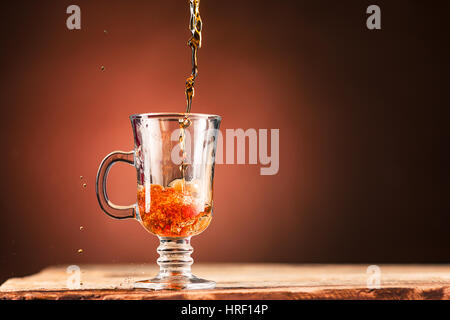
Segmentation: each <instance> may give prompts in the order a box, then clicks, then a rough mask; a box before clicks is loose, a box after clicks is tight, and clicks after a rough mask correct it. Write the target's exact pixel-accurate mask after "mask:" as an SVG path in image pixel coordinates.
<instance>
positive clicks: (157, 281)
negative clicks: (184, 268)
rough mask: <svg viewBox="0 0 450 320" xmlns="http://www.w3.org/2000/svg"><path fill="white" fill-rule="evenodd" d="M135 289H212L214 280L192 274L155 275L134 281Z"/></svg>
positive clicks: (214, 284) (214, 285)
mask: <svg viewBox="0 0 450 320" xmlns="http://www.w3.org/2000/svg"><path fill="white" fill-rule="evenodd" d="M134 287H135V288H136V289H149V290H183V289H187V290H199V289H213V288H215V287H216V283H215V282H214V281H210V280H205V279H201V278H197V277H196V276H193V275H189V276H186V275H180V276H170V277H159V276H157V277H155V278H153V279H150V280H142V281H137V282H135V283H134Z"/></svg>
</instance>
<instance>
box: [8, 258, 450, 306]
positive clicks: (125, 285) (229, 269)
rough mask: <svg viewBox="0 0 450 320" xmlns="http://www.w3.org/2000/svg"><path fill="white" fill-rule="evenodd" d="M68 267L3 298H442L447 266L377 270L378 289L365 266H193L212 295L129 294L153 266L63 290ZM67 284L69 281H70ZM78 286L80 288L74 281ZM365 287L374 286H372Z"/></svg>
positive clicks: (103, 272) (448, 283)
mask: <svg viewBox="0 0 450 320" xmlns="http://www.w3.org/2000/svg"><path fill="white" fill-rule="evenodd" d="M67 267H68V266H55V267H49V268H46V269H44V270H42V271H41V272H39V273H37V274H35V275H32V276H29V277H24V278H13V279H9V280H7V281H6V282H5V283H4V284H3V285H2V286H0V300H1V299H132V300H135V299H238V300H240V299H242V300H249V299H446V300H448V299H449V298H450V266H449V265H380V266H379V268H380V269H379V270H380V275H381V277H380V288H378V289H374V288H368V286H367V280H368V278H369V277H370V276H373V274H371V273H367V267H368V265H293V264H200V263H196V264H194V267H193V271H194V273H195V274H196V275H197V276H199V277H203V278H206V279H211V280H215V281H216V282H217V287H216V288H215V289H213V290H192V291H146V290H141V289H139V290H133V289H132V288H131V286H132V283H133V281H135V280H142V279H148V278H151V277H152V276H153V275H155V274H156V272H157V268H156V267H157V266H156V265H139V264H134V265H81V266H80V270H81V273H80V276H81V286H80V288H79V289H76V288H75V289H73V288H72V289H69V288H68V287H67V280H68V278H69V277H70V276H71V275H72V276H73V275H74V274H70V273H67ZM69 283H70V282H69ZM77 284H79V283H78V282H77ZM369 284H372V285H376V282H370V281H369Z"/></svg>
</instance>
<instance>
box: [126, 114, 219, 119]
mask: <svg viewBox="0 0 450 320" xmlns="http://www.w3.org/2000/svg"><path fill="white" fill-rule="evenodd" d="M186 115H188V116H189V119H191V120H193V119H222V117H221V116H219V115H216V114H204V113H189V114H187V113H180V112H173V113H171V112H157V113H137V114H132V115H131V116H130V119H131V120H135V119H176V120H178V119H180V118H184V117H185V116H186Z"/></svg>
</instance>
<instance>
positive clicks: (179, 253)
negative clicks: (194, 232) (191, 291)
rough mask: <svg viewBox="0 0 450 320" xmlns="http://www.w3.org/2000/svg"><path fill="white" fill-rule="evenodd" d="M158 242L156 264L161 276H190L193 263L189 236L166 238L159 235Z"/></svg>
mask: <svg viewBox="0 0 450 320" xmlns="http://www.w3.org/2000/svg"><path fill="white" fill-rule="evenodd" d="M159 240H160V244H159V247H158V249H157V251H158V253H159V258H158V260H157V261H158V265H159V267H160V270H159V276H160V277H161V278H165V277H172V276H191V265H192V264H193V263H194V259H192V257H191V254H192V252H193V251H194V249H193V248H192V246H191V237H186V238H168V237H159Z"/></svg>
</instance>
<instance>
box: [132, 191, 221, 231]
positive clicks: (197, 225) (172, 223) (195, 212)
mask: <svg viewBox="0 0 450 320" xmlns="http://www.w3.org/2000/svg"><path fill="white" fill-rule="evenodd" d="M146 192H148V190H146V189H145V188H144V187H142V186H140V187H139V188H138V196H137V198H138V205H139V214H140V216H141V219H142V224H143V225H144V227H145V228H146V229H147V230H148V231H149V232H151V233H154V234H156V235H158V236H161V237H188V236H193V235H197V234H199V233H201V232H202V231H203V230H205V229H206V228H207V227H208V226H209V223H210V222H211V218H212V214H211V206H210V205H205V204H204V203H201V202H200V201H199V200H198V199H196V198H195V197H194V196H193V195H192V193H191V192H189V191H188V190H180V189H179V188H173V187H166V188H164V187H162V186H160V185H157V184H152V185H151V186H150V199H149V201H150V206H147V208H146V205H145V193H146ZM146 209H148V210H146Z"/></svg>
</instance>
